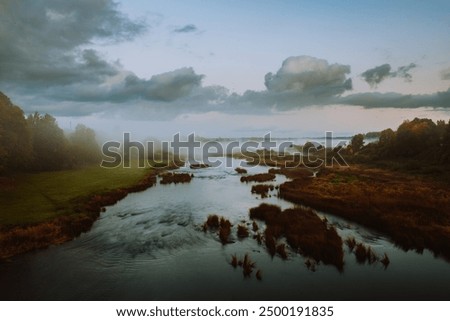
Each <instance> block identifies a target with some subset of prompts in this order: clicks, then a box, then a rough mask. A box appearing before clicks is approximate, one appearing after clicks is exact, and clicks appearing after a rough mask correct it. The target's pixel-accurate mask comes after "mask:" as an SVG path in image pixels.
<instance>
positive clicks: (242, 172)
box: [234, 167, 247, 174]
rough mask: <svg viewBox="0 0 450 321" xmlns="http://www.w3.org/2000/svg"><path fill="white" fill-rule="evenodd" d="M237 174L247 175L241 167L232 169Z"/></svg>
mask: <svg viewBox="0 0 450 321" xmlns="http://www.w3.org/2000/svg"><path fill="white" fill-rule="evenodd" d="M234 170H235V171H236V172H237V173H238V174H247V170H246V169H245V168H242V167H236V168H235V169H234Z"/></svg>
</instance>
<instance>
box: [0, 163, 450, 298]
mask: <svg viewBox="0 0 450 321" xmlns="http://www.w3.org/2000/svg"><path fill="white" fill-rule="evenodd" d="M232 162H233V165H232V166H231V167H229V168H227V167H225V166H222V167H220V168H207V169H200V170H190V169H188V168H182V169H180V170H178V171H182V172H183V171H184V172H193V173H194V175H195V177H194V178H193V180H192V181H191V183H189V184H177V185H168V186H167V185H159V184H158V185H156V186H154V187H152V188H150V189H148V190H146V191H144V192H140V193H135V194H130V195H129V196H127V197H126V198H125V199H123V200H122V201H120V202H119V203H117V204H116V205H114V206H111V207H109V208H107V210H106V212H105V213H102V216H101V218H100V219H99V220H98V221H97V222H96V223H95V224H94V226H93V228H92V230H91V231H90V232H89V233H86V234H83V235H82V236H81V237H79V238H78V239H76V240H74V241H72V242H69V243H66V244H64V245H60V246H55V247H51V248H49V249H46V250H42V251H38V252H35V253H30V254H26V255H23V256H20V257H18V258H14V259H13V260H12V261H10V262H3V263H0V299H3V300H5V299H19V300H44V299H45V300H101V299H103V300H179V299H188V300H234V299H239V300H259V299H265V300H283V299H291V300H308V299H309V300H315V299H318V300H345V299H353V300H359V299H446V300H449V299H450V291H449V289H450V264H449V263H447V262H445V261H444V260H442V259H439V258H435V257H433V255H432V254H431V253H429V252H427V251H425V252H424V253H423V254H418V253H415V252H411V251H409V252H404V251H402V250H400V249H398V248H396V247H395V246H394V245H393V244H392V243H390V242H389V240H388V238H386V237H384V236H382V235H379V234H377V233H374V232H373V231H370V230H368V229H365V228H362V227H360V226H358V225H356V224H353V223H349V222H347V221H345V220H343V219H340V218H336V217H333V216H330V215H326V214H324V213H319V215H321V216H326V217H327V218H328V220H329V222H330V223H331V224H333V225H335V226H336V228H337V230H338V233H339V234H340V235H341V236H342V237H343V238H345V237H347V236H348V235H353V236H354V237H355V238H356V239H357V240H359V241H363V242H364V243H366V244H368V245H370V246H371V247H372V248H373V249H374V250H375V252H377V253H378V254H380V255H381V254H383V253H384V252H386V253H387V254H388V255H389V257H390V260H391V264H390V265H389V267H388V268H387V269H386V270H385V269H384V267H383V266H382V265H381V264H380V263H378V264H375V265H367V264H365V265H360V264H358V263H356V260H355V257H354V256H353V254H350V253H349V252H348V249H347V248H346V247H345V250H344V252H345V267H344V272H343V273H340V272H338V271H337V269H336V268H335V267H333V266H325V265H323V264H321V265H318V266H317V270H316V272H312V271H309V270H308V269H307V268H306V266H305V264H304V262H305V258H303V257H301V256H300V255H298V254H292V253H290V257H289V259H288V260H287V261H283V260H281V259H280V258H279V257H274V258H273V259H272V258H271V257H270V256H269V254H267V252H266V251H265V249H264V248H263V247H261V246H259V245H258V244H257V243H256V241H255V240H253V239H252V238H248V239H245V240H243V241H240V240H238V239H234V241H235V242H234V243H233V244H228V245H226V246H222V244H221V243H220V242H219V241H218V238H217V237H216V236H215V235H214V234H211V233H203V232H202V231H201V228H200V225H201V224H202V223H203V222H204V221H205V219H206V217H207V216H208V215H209V214H212V213H217V214H219V215H222V216H225V217H227V218H229V219H230V221H232V223H233V224H236V223H239V222H240V221H241V220H247V221H248V209H249V208H251V207H255V206H258V205H259V204H260V203H262V202H267V203H272V204H277V205H279V206H281V207H282V208H288V207H293V206H294V205H293V204H292V203H290V202H287V201H284V200H281V199H278V198H277V197H276V195H275V193H276V191H274V193H273V196H272V197H269V198H267V199H264V200H261V199H259V198H258V197H256V196H255V195H252V194H251V193H250V189H251V184H245V183H241V182H240V180H239V179H240V175H238V174H236V173H235V172H234V170H233V168H234V167H236V166H238V165H239V160H232ZM266 171H267V168H266V167H254V168H251V169H250V170H249V172H250V173H257V172H266ZM284 180H285V178H284V177H282V176H279V177H277V182H276V184H279V183H281V182H283V181H284ZM235 253H236V254H238V255H239V256H243V255H244V254H245V253H249V254H250V256H251V258H252V260H253V261H255V262H256V265H257V268H260V269H261V270H262V273H263V279H262V281H258V280H256V278H255V277H252V278H250V279H244V277H243V275H242V270H241V269H236V270H235V269H233V268H232V267H231V265H230V264H229V263H228V262H229V261H230V258H231V255H232V254H235Z"/></svg>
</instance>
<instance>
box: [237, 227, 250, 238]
mask: <svg viewBox="0 0 450 321" xmlns="http://www.w3.org/2000/svg"><path fill="white" fill-rule="evenodd" d="M248 235H249V234H248V229H247V227H246V226H245V225H241V224H239V225H238V227H237V236H238V238H241V239H242V238H246V237H248Z"/></svg>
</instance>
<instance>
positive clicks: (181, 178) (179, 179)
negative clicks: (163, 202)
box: [160, 172, 192, 184]
mask: <svg viewBox="0 0 450 321" xmlns="http://www.w3.org/2000/svg"><path fill="white" fill-rule="evenodd" d="M161 177H162V178H161V181H160V183H161V184H172V183H174V184H178V183H189V182H190V181H191V180H192V176H191V175H190V174H188V173H171V172H168V173H164V174H162V175H161Z"/></svg>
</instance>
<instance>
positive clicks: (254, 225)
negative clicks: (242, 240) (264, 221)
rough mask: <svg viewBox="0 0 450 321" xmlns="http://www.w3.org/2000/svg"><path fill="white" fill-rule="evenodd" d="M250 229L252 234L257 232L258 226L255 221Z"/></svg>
mask: <svg viewBox="0 0 450 321" xmlns="http://www.w3.org/2000/svg"><path fill="white" fill-rule="evenodd" d="M252 229H253V232H257V231H258V230H259V226H258V224H257V223H256V222H255V221H253V222H252Z"/></svg>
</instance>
